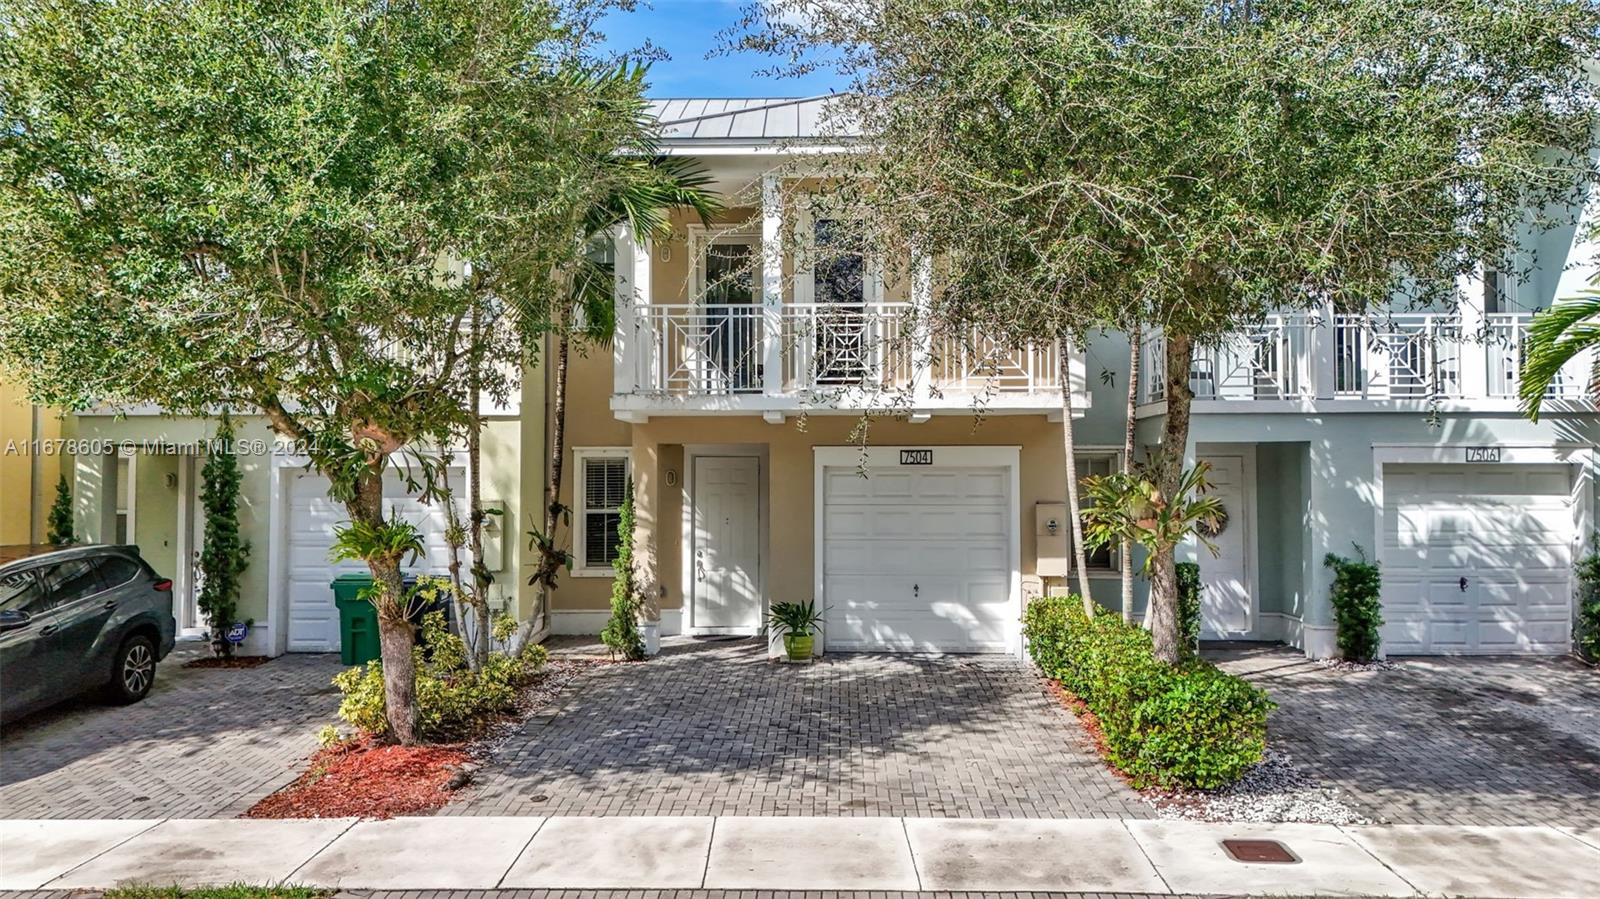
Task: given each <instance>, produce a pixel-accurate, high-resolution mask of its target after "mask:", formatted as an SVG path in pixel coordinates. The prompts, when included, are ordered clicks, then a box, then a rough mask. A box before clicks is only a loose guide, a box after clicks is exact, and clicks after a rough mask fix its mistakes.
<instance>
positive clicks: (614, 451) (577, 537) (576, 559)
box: [569, 446, 633, 578]
mask: <svg viewBox="0 0 1600 899" xmlns="http://www.w3.org/2000/svg"><path fill="white" fill-rule="evenodd" d="M590 459H623V460H625V461H626V462H627V466H628V471H627V474H628V477H629V478H630V479H631V478H632V477H633V450H632V448H630V447H626V446H575V447H573V448H572V571H571V572H569V574H570V575H571V576H572V577H590V578H612V577H615V576H616V574H617V573H616V571H615V570H613V569H612V568H611V566H609V565H607V566H605V567H603V568H597V567H592V566H589V565H586V564H584V562H585V560H586V559H587V556H586V555H585V552H586V550H587V546H586V544H585V540H586V536H585V535H586V534H587V532H588V527H587V522H585V521H584V518H585V516H586V515H587V514H588V501H587V499H588V492H587V490H586V489H585V488H586V486H587V484H586V482H585V480H584V478H585V477H586V476H587V474H586V470H585V467H584V464H585V463H586V462H588V461H589V460H590Z"/></svg>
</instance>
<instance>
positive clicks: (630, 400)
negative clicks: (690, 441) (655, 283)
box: [612, 302, 1086, 417]
mask: <svg viewBox="0 0 1600 899" xmlns="http://www.w3.org/2000/svg"><path fill="white" fill-rule="evenodd" d="M915 308H916V307H915V306H914V305H913V304H911V303H897V302H881V303H784V304H780V305H777V306H767V305H763V304H755V303H741V304H691V303H655V304H639V305H634V306H632V307H631V308H629V309H627V310H626V311H625V314H624V315H623V316H619V319H620V318H624V317H625V318H627V319H629V320H631V329H630V331H629V332H628V333H626V334H624V335H622V337H623V339H622V340H620V341H619V343H620V344H621V347H622V348H621V350H620V351H619V352H618V353H617V356H616V361H617V364H618V366H619V367H618V379H617V384H616V388H615V394H616V396H614V398H613V402H612V406H613V408H614V409H616V410H618V411H619V413H622V412H633V413H636V414H643V415H649V414H670V413H672V412H674V411H701V412H716V411H728V412H743V411H760V412H777V413H783V412H786V411H791V410H793V411H800V410H821V409H843V410H859V409H899V410H906V411H908V412H909V413H911V414H912V415H913V416H914V417H915V416H916V414H917V412H918V411H924V412H926V411H931V410H937V409H971V408H973V407H974V406H975V405H981V406H983V407H984V408H985V409H993V410H999V411H1006V410H1034V411H1038V410H1054V409H1059V408H1060V404H1061V394H1060V384H1061V380H1060V365H1059V353H1058V351H1057V348H1056V345H1055V344H1054V343H1053V342H1049V343H1044V344H1040V345H1036V346H1027V347H1024V348H1022V349H1010V348H1008V347H1006V346H1003V345H1002V344H999V343H997V342H995V341H993V340H987V339H984V338H983V337H982V336H981V335H979V334H977V333H976V332H968V333H956V334H948V335H946V334H944V333H943V332H942V331H941V332H940V336H937V337H935V336H932V331H931V329H930V328H928V327H927V326H926V324H925V322H924V321H922V320H919V317H918V316H917V315H916V314H915V313H914V310H915ZM619 326H620V325H619ZM1073 363H1074V364H1073V375H1074V378H1073V380H1074V386H1075V387H1076V392H1077V394H1078V396H1077V400H1078V402H1079V404H1080V405H1083V404H1086V398H1085V397H1084V396H1083V395H1082V394H1083V390H1084V385H1083V383H1082V370H1083V363H1082V358H1081V356H1076V357H1075V358H1074V360H1073Z"/></svg>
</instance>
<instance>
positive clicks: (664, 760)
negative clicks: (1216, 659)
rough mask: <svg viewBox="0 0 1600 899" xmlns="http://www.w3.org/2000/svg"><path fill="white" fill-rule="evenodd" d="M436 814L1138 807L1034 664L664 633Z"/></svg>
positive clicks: (529, 728) (1143, 813)
mask: <svg viewBox="0 0 1600 899" xmlns="http://www.w3.org/2000/svg"><path fill="white" fill-rule="evenodd" d="M442 814H446V815H845V816H883V815H921V816H929V817H972V818H1040V817H1055V818H1094V817H1117V818H1139V817H1150V816H1151V815H1152V811H1151V809H1150V808H1149V807H1148V806H1146V805H1145V804H1144V803H1142V802H1141V801H1140V799H1139V797H1138V796H1137V795H1136V794H1135V793H1134V792H1133V791H1132V790H1130V789H1129V788H1128V787H1127V786H1126V785H1124V784H1123V783H1122V782H1121V781H1119V780H1117V779H1116V778H1115V777H1114V776H1113V775H1111V774H1110V773H1109V772H1108V771H1107V770H1106V767H1105V765H1104V764H1103V763H1102V762H1101V761H1100V759H1099V757H1098V756H1097V755H1095V753H1094V751H1093V748H1092V747H1091V746H1090V744H1089V742H1088V737H1087V735H1086V734H1085V733H1084V731H1083V728H1082V727H1081V726H1080V725H1079V724H1078V722H1077V720H1076V719H1075V718H1073V716H1072V715H1071V714H1070V713H1069V712H1067V711H1066V710H1065V709H1063V708H1062V707H1061V705H1060V704H1059V703H1058V702H1057V701H1056V700H1055V699H1053V698H1052V697H1050V696H1049V695H1048V694H1046V693H1045V691H1044V687H1043V684H1042V682H1041V681H1040V679H1039V678H1038V676H1037V675H1036V674H1035V673H1034V672H1033V670H1032V669H1031V667H1029V666H1026V665H1024V664H1022V663H1020V662H1018V661H1016V660H1013V659H1005V658H999V657H962V656H944V657H919V656H904V655H895V656H889V655H830V656H827V657H825V658H824V659H822V660H820V661H819V662H818V663H816V664H814V665H809V666H797V665H784V664H774V663H770V662H768V661H767V659H766V650H765V644H764V643H762V642H761V641H760V640H737V641H723V642H706V641H693V640H678V641H673V645H670V646H669V647H668V648H667V649H666V650H665V651H663V653H662V654H661V655H660V656H657V657H656V658H654V659H652V660H651V661H649V662H648V663H646V664H643V665H623V664H618V665H609V666H602V667H601V668H599V669H598V670H596V671H595V672H594V673H593V674H591V675H588V676H587V677H585V678H584V679H583V681H582V682H581V683H580V684H579V685H578V686H577V688H576V689H575V690H574V691H573V692H572V693H571V694H570V695H568V696H567V697H565V698H564V699H563V705H562V707H561V709H560V711H559V713H557V714H554V715H553V716H546V717H535V718H533V719H531V720H530V721H529V722H527V723H526V724H525V725H524V726H523V727H522V729H521V730H520V731H519V732H518V733H516V734H515V735H513V736H512V737H511V738H510V739H509V740H508V741H507V742H506V744H505V746H504V748H503V749H502V750H501V753H500V755H499V756H498V758H497V760H496V761H494V762H492V763H490V764H489V765H488V766H487V767H486V769H485V770H484V771H483V772H482V773H481V774H480V775H479V783H478V784H477V785H476V786H475V787H474V788H473V789H472V792H471V794H470V795H469V796H468V797H467V798H466V799H465V800H464V801H458V802H455V803H452V804H451V805H450V806H448V807H447V808H446V809H445V810H444V811H443V812H442Z"/></svg>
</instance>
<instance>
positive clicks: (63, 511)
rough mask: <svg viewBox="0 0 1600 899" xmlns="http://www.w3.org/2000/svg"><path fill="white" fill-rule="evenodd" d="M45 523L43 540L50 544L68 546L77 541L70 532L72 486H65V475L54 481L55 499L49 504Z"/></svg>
mask: <svg viewBox="0 0 1600 899" xmlns="http://www.w3.org/2000/svg"><path fill="white" fill-rule="evenodd" d="M46 524H47V525H48V529H47V530H46V532H45V538H44V540H45V542H46V543H48V544H50V545H51V546H69V545H71V544H73V543H77V542H78V538H77V536H76V535H74V534H73V532H72V488H71V487H68V486H67V476H66V475H62V476H61V479H60V480H58V481H56V501H55V502H54V503H51V504H50V515H49V517H48V518H47V519H46Z"/></svg>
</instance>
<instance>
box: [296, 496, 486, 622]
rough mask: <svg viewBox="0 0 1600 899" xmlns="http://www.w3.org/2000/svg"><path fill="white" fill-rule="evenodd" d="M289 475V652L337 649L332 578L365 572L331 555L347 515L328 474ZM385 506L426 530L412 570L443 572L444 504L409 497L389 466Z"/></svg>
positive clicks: (357, 564)
mask: <svg viewBox="0 0 1600 899" xmlns="http://www.w3.org/2000/svg"><path fill="white" fill-rule="evenodd" d="M285 476H286V477H288V478H289V479H290V481H289V487H288V489H289V521H288V532H289V547H288V549H289V551H288V553H287V557H288V563H289V572H288V574H289V577H288V590H289V597H288V599H289V641H288V649H289V651H290V652H337V651H338V649H339V612H338V609H336V608H335V607H334V604H333V591H332V590H331V589H329V587H328V584H329V583H330V582H331V581H332V580H333V579H334V577H336V576H337V575H340V574H344V573H346V572H364V571H366V570H367V567H366V565H364V564H362V563H360V562H341V563H339V564H337V565H335V564H334V563H333V562H331V561H329V560H328V547H329V546H331V545H332V544H333V529H334V528H335V527H336V526H338V525H339V524H342V523H343V522H345V521H348V520H349V518H350V516H349V514H347V513H346V512H345V508H344V504H342V503H338V502H334V501H333V500H332V499H329V498H328V479H327V478H325V477H323V476H322V475H319V474H314V473H311V472H307V471H296V472H294V473H293V474H289V473H287V472H285ZM450 482H451V483H452V484H460V483H464V482H465V481H464V479H463V478H462V476H461V472H460V470H459V469H454V470H452V471H451V472H450ZM384 495H385V496H386V497H387V500H386V501H385V503H384V505H385V507H386V508H385V512H389V511H391V510H393V511H395V512H397V513H398V514H399V515H400V516H401V517H402V518H405V519H406V520H407V521H410V522H411V523H412V524H415V525H416V526H417V527H418V528H420V529H421V530H422V536H423V539H424V540H425V541H426V543H427V553H426V554H425V555H424V557H423V558H422V559H419V560H418V561H417V562H416V563H415V564H410V565H407V566H406V570H407V571H411V572H432V573H435V574H444V573H445V572H446V571H447V570H448V568H447V566H448V565H449V558H448V556H447V553H448V552H449V547H448V545H447V544H446V543H445V540H444V532H445V524H446V515H445V509H444V507H443V506H442V505H439V504H437V503H435V504H433V505H427V506H425V505H423V504H422V503H419V502H417V500H416V499H415V498H413V497H410V496H409V495H408V494H407V492H406V488H405V485H404V484H402V483H401V480H400V477H399V476H398V475H396V474H394V473H393V472H391V473H390V474H389V476H388V478H387V480H386V481H385V483H384Z"/></svg>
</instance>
